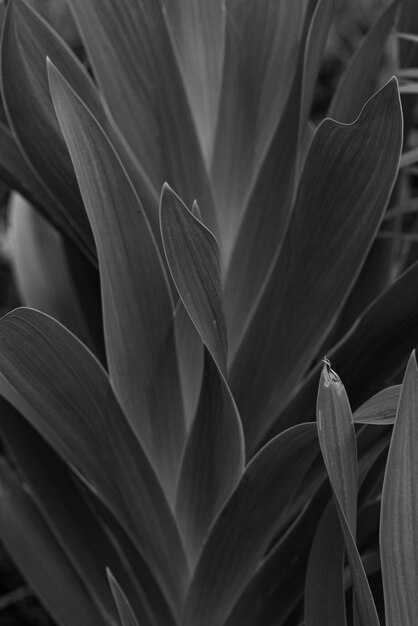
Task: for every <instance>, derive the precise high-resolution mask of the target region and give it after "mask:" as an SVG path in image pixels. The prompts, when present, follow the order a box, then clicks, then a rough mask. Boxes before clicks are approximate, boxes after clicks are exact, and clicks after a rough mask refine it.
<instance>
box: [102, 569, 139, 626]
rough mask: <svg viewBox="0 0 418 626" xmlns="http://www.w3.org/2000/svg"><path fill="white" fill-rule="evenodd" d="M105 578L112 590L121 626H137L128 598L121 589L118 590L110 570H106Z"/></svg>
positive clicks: (118, 587)
mask: <svg viewBox="0 0 418 626" xmlns="http://www.w3.org/2000/svg"><path fill="white" fill-rule="evenodd" d="M107 576H108V578H109V584H110V588H111V590H112V594H113V598H114V600H115V604H116V606H117V607H118V611H119V615H120V619H121V621H122V626H139V625H138V622H137V620H136V617H135V615H134V613H133V611H132V607H131V605H130V604H129V601H128V598H127V597H126V596H125V594H124V593H123V591H122V589H121V588H120V586H119V584H118V582H117V581H116V579H115V578H114V577H113V575H112V573H111V571H110V570H108V572H107Z"/></svg>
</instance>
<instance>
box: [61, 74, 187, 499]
mask: <svg viewBox="0 0 418 626" xmlns="http://www.w3.org/2000/svg"><path fill="white" fill-rule="evenodd" d="M49 74H50V82H51V91H52V97H53V101H54V105H55V108H56V111H57V115H58V118H59V121H60V124H61V128H62V132H63V134H64V137H65V140H66V142H67V145H68V148H69V150H70V154H71V158H72V159H73V163H74V167H75V170H76V174H77V177H78V182H79V185H80V189H81V193H82V196H83V199H84V202H85V206H86V210H87V212H88V215H89V219H90V220H91V223H92V228H93V232H94V237H95V242H96V246H97V252H98V257H99V267H100V278H101V288H102V302H103V321H104V334H105V343H106V351H107V357H108V364H109V372H110V378H111V380H112V384H113V385H114V388H115V390H116V393H117V396H118V399H119V401H120V403H121V405H122V407H123V410H124V412H125V414H126V415H127V417H128V419H129V421H130V423H131V425H132V427H133V428H134V430H135V432H136V433H137V434H138V436H139V437H140V439H141V442H142V443H143V445H144V446H145V448H146V450H147V452H148V454H149V455H150V458H151V459H152V462H153V463H154V466H155V467H156V468H157V472H158V474H159V476H160V478H161V480H162V482H163V485H164V487H165V488H166V490H167V493H168V494H169V496H170V497H172V496H173V493H174V488H175V477H176V474H177V470H178V464H179V461H180V454H181V450H182V447H183V443H184V437H185V425H184V416H183V407H182V399H181V392H180V382H179V375H178V365H177V356H176V346H175V335H174V322H173V303H172V301H171V294H170V287H169V284H168V281H167V276H166V273H165V269H164V266H163V262H162V259H161V257H160V254H159V252H158V248H157V245H156V242H155V239H154V237H153V234H152V231H151V228H150V225H149V222H148V220H147V218H146V215H145V213H144V210H143V207H142V205H141V202H140V200H139V199H138V197H137V195H136V193H135V190H134V188H133V186H132V184H131V182H130V180H129V178H128V176H127V174H126V171H125V169H124V167H123V165H122V163H121V161H120V159H119V158H118V155H117V154H116V152H115V150H114V148H113V146H112V144H111V143H110V141H109V139H108V137H107V135H106V134H105V133H104V131H103V129H102V128H101V126H100V125H99V123H98V122H97V120H96V119H95V117H94V116H93V115H92V113H91V112H90V111H89V110H88V109H87V107H86V106H85V105H84V103H83V102H82V101H81V100H80V99H79V97H78V96H77V95H76V93H75V92H74V91H73V90H72V89H71V87H70V86H69V84H68V83H67V82H66V81H65V79H64V78H63V77H62V75H61V74H60V73H59V72H58V70H57V69H56V68H55V67H54V66H53V65H52V64H50V65H49Z"/></svg>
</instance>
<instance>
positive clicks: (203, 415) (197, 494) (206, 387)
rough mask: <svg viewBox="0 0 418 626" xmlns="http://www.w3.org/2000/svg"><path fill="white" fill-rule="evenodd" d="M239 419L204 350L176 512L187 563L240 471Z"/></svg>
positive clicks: (242, 457) (195, 554)
mask: <svg viewBox="0 0 418 626" xmlns="http://www.w3.org/2000/svg"><path fill="white" fill-rule="evenodd" d="M244 461H245V450H244V438H243V433H242V426H241V420H240V417H239V414H238V411H237V408H236V405H235V402H234V399H233V398H232V395H231V392H230V391H229V388H228V385H227V384H226V381H225V379H224V378H223V376H222V374H221V373H220V371H219V369H218V367H217V366H216V364H215V363H214V361H213V359H212V357H211V356H210V355H209V353H208V352H207V351H206V350H205V361H204V372H203V381H202V390H201V394H200V398H199V404H198V407H197V413H196V417H195V420H194V422H193V425H192V430H191V433H190V435H189V439H188V441H187V445H186V449H185V452H184V455H183V461H182V464H181V470H180V475H179V483H178V487H177V495H176V517H177V520H178V521H179V523H180V527H181V528H182V531H183V537H184V543H185V545H186V550H187V551H188V554H189V560H190V562H191V565H192V567H193V565H194V564H195V562H196V560H197V557H198V555H199V552H200V549H201V546H202V542H203V540H204V538H205V536H206V533H207V531H208V529H209V527H210V526H211V523H212V522H213V520H214V519H215V517H216V515H217V514H218V512H219V510H220V509H221V507H222V506H223V504H224V503H225V502H226V500H227V499H228V497H229V496H230V494H231V493H232V492H233V490H234V489H235V487H236V486H237V484H238V483H239V480H240V478H241V475H242V472H243V470H244Z"/></svg>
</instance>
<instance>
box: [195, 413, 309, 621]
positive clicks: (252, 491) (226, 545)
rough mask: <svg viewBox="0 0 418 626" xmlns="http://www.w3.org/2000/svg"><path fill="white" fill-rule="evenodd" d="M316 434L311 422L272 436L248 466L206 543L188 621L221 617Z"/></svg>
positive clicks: (273, 525) (249, 571)
mask: <svg viewBox="0 0 418 626" xmlns="http://www.w3.org/2000/svg"><path fill="white" fill-rule="evenodd" d="M315 438H316V434H315V426H314V425H313V424H303V425H301V426H297V427H295V428H293V429H290V430H288V431H286V432H285V433H283V434H282V435H279V436H278V437H276V438H275V439H273V440H272V441H271V442H270V443H268V444H267V445H266V446H265V447H264V448H263V449H262V450H261V451H260V452H259V453H258V455H257V456H256V457H255V458H254V459H253V460H252V461H251V463H250V464H249V465H248V466H247V468H246V471H245V472H244V475H243V477H242V479H241V482H240V483H239V485H238V487H237V488H236V490H235V491H234V493H233V494H232V496H231V497H230V499H229V500H228V502H227V503H226V505H225V507H224V508H223V510H222V511H221V513H220V515H219V517H218V518H217V520H216V522H215V524H214V526H213V527H212V529H211V531H210V533H209V536H208V539H207V541H206V543H205V545H204V548H203V551H202V553H201V556H200V558H199V561H198V564H197V567H196V571H195V574H194V578H193V580H192V583H191V586H190V588H189V592H188V596H187V602H186V607H185V613H184V617H183V623H184V624H185V625H187V626H189V625H190V626H191V625H192V624H196V623H199V624H200V626H209V625H210V626H215V625H216V624H221V623H223V620H224V619H225V618H226V616H227V615H228V614H229V612H230V611H231V609H232V607H233V606H234V604H235V602H236V600H237V599H238V597H239V595H240V592H241V591H242V590H243V588H244V586H245V585H246V583H247V582H248V581H249V580H250V578H251V576H252V575H253V574H254V571H255V569H256V568H257V566H258V564H259V562H260V560H261V558H262V557H263V555H264V553H265V551H266V549H267V547H268V546H269V544H270V542H271V540H272V539H273V536H274V533H275V530H276V529H277V527H278V524H279V519H280V516H281V515H283V510H284V508H285V507H286V505H287V504H288V501H289V499H290V498H291V496H292V495H293V494H294V493H295V491H296V490H297V489H298V486H299V485H300V483H301V481H302V480H303V478H304V476H305V474H306V472H307V470H308V469H309V467H310V465H311V464H312V461H313V459H314V457H315V455H316V454H317V447H316V445H315Z"/></svg>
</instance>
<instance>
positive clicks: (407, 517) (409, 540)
mask: <svg viewBox="0 0 418 626" xmlns="http://www.w3.org/2000/svg"><path fill="white" fill-rule="evenodd" d="M417 414H418V369H417V363H416V358H415V352H413V353H412V355H411V357H410V359H409V362H408V366H407V369H406V372H405V377H404V380H403V383H402V389H401V394H400V398H399V407H398V411H397V414H396V420H395V425H394V428H393V433H392V439H391V443H390V447H389V455H388V460H387V463H386V470H385V478H384V482H383V489H382V504H381V515H380V553H381V560H382V578H383V590H384V597H385V616H386V624H387V625H388V626H395V624H412V623H413V622H414V620H415V619H416V615H417V611H418V601H417V596H416V593H415V590H416V588H417V584H418V559H417V553H416V546H417V541H418V523H417V520H418V515H417V502H418V493H417V486H416V476H417V472H418V453H417V441H418V422H417Z"/></svg>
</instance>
